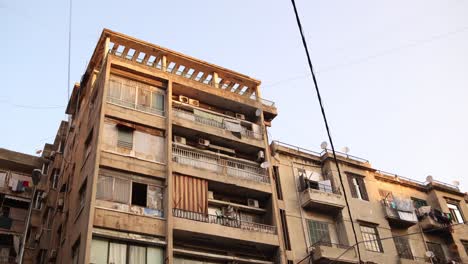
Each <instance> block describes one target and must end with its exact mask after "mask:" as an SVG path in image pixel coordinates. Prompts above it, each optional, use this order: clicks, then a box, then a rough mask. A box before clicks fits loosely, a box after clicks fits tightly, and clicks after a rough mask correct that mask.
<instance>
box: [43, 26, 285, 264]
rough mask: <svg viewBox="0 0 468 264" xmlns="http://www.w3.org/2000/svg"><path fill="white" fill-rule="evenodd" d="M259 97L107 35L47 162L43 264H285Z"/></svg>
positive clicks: (216, 74)
mask: <svg viewBox="0 0 468 264" xmlns="http://www.w3.org/2000/svg"><path fill="white" fill-rule="evenodd" d="M259 86H260V81H258V80H256V79H253V78H251V77H248V76H246V75H243V74H240V73H237V72H235V71H232V70H229V69H225V68H222V67H220V66H216V65H213V64H210V63H207V62H204V61H202V60H199V59H196V58H192V57H189V56H186V55H184V54H181V53H178V52H175V51H171V50H169V49H166V48H163V47H159V46H157V45H154V44H151V43H147V42H145V41H142V40H138V39H135V38H132V37H129V36H126V35H123V34H120V33H117V32H113V31H110V30H107V29H106V30H104V31H103V32H102V35H101V37H100V38H99V41H98V43H97V45H96V48H95V50H94V53H93V54H92V57H91V59H90V62H89V65H88V67H87V69H86V71H85V72H84V74H83V76H82V78H81V81H80V82H79V83H76V84H75V85H74V87H73V91H72V94H71V97H70V100H69V102H68V106H67V108H66V113H67V114H68V115H69V120H68V122H63V123H62V124H61V126H60V128H59V131H58V133H57V137H56V140H55V142H54V144H50V146H49V149H50V151H49V152H48V154H47V155H46V156H47V158H49V159H51V160H52V162H51V164H50V166H49V167H50V168H49V171H48V173H47V178H48V179H49V181H47V182H45V183H44V188H45V194H43V195H42V196H43V199H42V211H41V214H42V222H41V228H40V230H38V231H37V232H36V233H35V235H34V239H36V240H37V241H38V243H39V244H40V245H39V246H38V247H37V250H36V261H37V263H49V262H54V263H259V264H267V263H286V257H287V254H285V251H284V250H283V248H284V246H283V245H284V242H283V236H282V233H281V230H282V229H281V227H280V226H281V224H280V211H279V208H278V204H277V201H278V199H277V197H276V190H275V186H276V185H275V184H274V182H273V181H272V177H271V173H272V170H271V169H270V164H271V161H270V156H269V145H268V140H267V134H266V128H265V126H269V125H270V124H271V121H272V120H273V119H274V117H275V116H276V115H277V110H276V108H275V105H274V103H273V102H271V101H268V100H265V99H263V98H261V94H260V89H259ZM42 196H41V197H42Z"/></svg>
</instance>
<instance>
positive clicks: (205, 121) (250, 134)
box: [173, 108, 263, 140]
mask: <svg viewBox="0 0 468 264" xmlns="http://www.w3.org/2000/svg"><path fill="white" fill-rule="evenodd" d="M173 113H174V116H176V117H179V118H182V119H186V120H190V121H193V122H196V123H199V124H202V125H205V126H211V127H216V128H221V129H224V130H228V129H227V128H226V125H225V124H224V123H222V122H219V121H217V120H214V119H210V118H205V117H202V116H198V115H195V114H193V113H191V112H188V111H183V110H180V109H177V108H174V109H173ZM240 133H241V135H242V136H244V137H248V138H253V139H258V140H261V139H263V135H262V133H257V132H254V131H252V130H248V129H247V128H245V127H242V130H241V132H240Z"/></svg>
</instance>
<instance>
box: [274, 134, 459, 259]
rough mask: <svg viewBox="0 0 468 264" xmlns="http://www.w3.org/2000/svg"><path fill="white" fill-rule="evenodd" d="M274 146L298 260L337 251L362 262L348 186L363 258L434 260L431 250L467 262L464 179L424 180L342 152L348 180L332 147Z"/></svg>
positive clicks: (326, 256) (283, 203)
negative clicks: (451, 181)
mask: <svg viewBox="0 0 468 264" xmlns="http://www.w3.org/2000/svg"><path fill="white" fill-rule="evenodd" d="M271 149H272V156H273V160H274V165H275V167H274V171H275V174H276V178H278V179H280V180H279V184H280V185H279V186H281V187H280V189H281V190H282V194H281V195H279V196H280V197H282V199H280V201H279V202H278V203H279V205H280V208H283V209H284V210H285V211H286V214H287V215H286V222H287V230H284V232H285V233H286V234H289V240H290V242H289V245H288V248H291V249H292V251H291V254H292V256H293V257H292V259H294V261H295V262H294V263H296V262H298V261H300V260H302V259H305V260H304V261H303V262H302V263H309V262H308V261H309V259H310V260H311V261H313V262H312V263H330V262H331V261H333V260H335V258H338V257H339V259H337V260H335V262H333V263H358V252H357V247H356V246H355V245H356V240H355V237H354V234H353V232H352V226H351V225H352V223H351V221H350V219H351V218H350V215H349V213H348V210H347V208H346V201H345V193H346V195H347V198H348V203H349V207H350V209H351V210H350V211H351V216H352V219H353V224H354V227H355V230H356V235H357V239H358V241H359V243H357V246H358V247H359V253H360V255H361V260H362V261H364V262H369V263H408V264H409V263H425V262H428V263H431V262H430V261H431V260H430V259H429V258H428V257H427V256H426V252H427V251H431V252H433V253H434V254H435V256H434V258H432V263H448V261H456V262H457V263H468V257H467V251H466V250H467V245H468V232H467V231H468V227H467V225H466V224H465V223H466V220H467V219H466V216H468V208H467V203H466V201H465V194H464V193H462V192H460V190H459V188H458V186H456V185H451V184H446V183H442V182H438V181H436V180H433V179H432V178H428V181H427V182H418V181H415V180H411V179H409V178H405V177H401V176H398V175H395V174H390V173H386V172H382V171H379V170H376V169H374V168H372V166H371V165H370V163H369V162H368V161H367V160H364V159H361V158H358V157H353V156H350V155H347V154H345V153H338V156H337V158H338V164H339V167H340V171H341V174H342V180H343V185H341V181H340V179H339V176H338V172H337V169H336V165H335V162H334V160H333V156H332V154H331V151H323V152H321V153H318V152H313V151H309V150H305V149H301V148H299V147H295V146H291V145H288V144H285V143H281V142H273V143H272V144H271ZM343 187H344V189H343ZM353 246H354V247H353ZM308 256H310V257H308ZM450 263H452V262H450Z"/></svg>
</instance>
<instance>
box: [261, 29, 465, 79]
mask: <svg viewBox="0 0 468 264" xmlns="http://www.w3.org/2000/svg"><path fill="white" fill-rule="evenodd" d="M467 30H468V26H463V27H460V28H458V29H455V30H453V31H449V32H445V33H441V34H438V35H433V36H431V37H429V38H426V39H422V40H419V41H418V40H416V41H413V42H412V43H408V44H405V45H401V46H397V47H392V48H389V49H385V50H382V51H379V52H376V53H374V54H370V55H367V56H364V57H360V58H355V59H351V60H349V61H347V62H344V63H339V64H335V65H331V66H329V67H325V68H324V69H322V70H318V71H317V73H324V72H329V71H333V70H336V69H339V68H340V67H346V66H353V65H357V64H361V63H363V62H366V61H369V60H371V59H375V58H378V57H382V56H385V55H388V54H391V53H395V52H397V51H400V50H403V49H406V48H412V47H416V46H419V45H424V44H426V43H430V42H432V41H435V40H439V39H443V38H445V37H449V36H451V35H455V34H458V33H462V32H465V31H467ZM308 77H309V74H302V75H296V76H292V77H289V78H286V79H282V80H277V81H275V82H273V83H270V84H264V87H273V86H276V85H279V84H282V83H285V82H290V81H295V80H300V79H305V78H308Z"/></svg>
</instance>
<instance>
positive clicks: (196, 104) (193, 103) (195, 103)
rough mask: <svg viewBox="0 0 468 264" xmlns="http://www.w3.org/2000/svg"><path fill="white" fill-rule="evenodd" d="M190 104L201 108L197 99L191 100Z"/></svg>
mask: <svg viewBox="0 0 468 264" xmlns="http://www.w3.org/2000/svg"><path fill="white" fill-rule="evenodd" d="M189 104H191V105H193V106H200V101H198V100H195V99H189Z"/></svg>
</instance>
